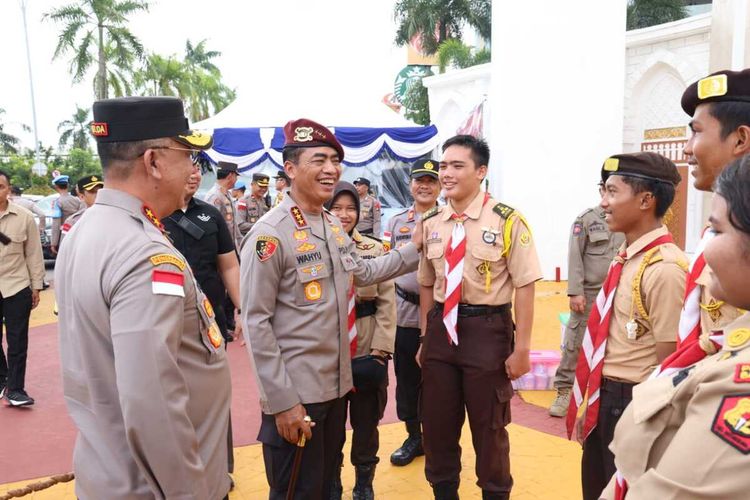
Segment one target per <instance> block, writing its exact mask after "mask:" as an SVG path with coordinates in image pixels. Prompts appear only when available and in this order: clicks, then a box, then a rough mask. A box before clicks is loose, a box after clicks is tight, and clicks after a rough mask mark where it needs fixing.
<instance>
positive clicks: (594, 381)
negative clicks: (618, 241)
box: [566, 234, 674, 439]
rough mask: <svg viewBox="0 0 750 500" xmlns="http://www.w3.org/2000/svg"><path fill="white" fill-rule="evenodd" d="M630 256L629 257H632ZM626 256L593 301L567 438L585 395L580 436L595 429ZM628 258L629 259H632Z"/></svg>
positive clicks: (658, 240)
mask: <svg viewBox="0 0 750 500" xmlns="http://www.w3.org/2000/svg"><path fill="white" fill-rule="evenodd" d="M672 242H674V240H673V239H672V235H671V234H665V235H663V236H659V237H658V238H656V239H655V240H653V241H652V242H651V243H649V244H648V245H646V246H645V247H643V248H642V249H641V250H640V251H639V252H638V253H637V254H635V255H639V254H641V253H644V252H647V251H648V250H651V249H652V248H655V247H657V246H659V245H663V244H665V243H672ZM635 255H633V256H632V257H635ZM625 257H626V254H625V253H624V252H623V253H620V254H618V255H617V257H615V259H614V260H613V261H612V264H610V266H609V271H608V272H607V278H606V279H605V280H604V285H602V289H601V290H599V294H598V295H597V296H596V302H595V303H594V306H593V307H592V309H591V315H590V316H589V321H588V324H587V325H586V332H585V333H584V335H583V345H582V346H581V347H582V349H581V353H580V355H579V356H578V365H577V366H576V376H575V380H574V382H573V398H571V400H570V407H569V408H568V415H567V420H566V426H567V428H568V439H570V437H571V436H572V435H573V427H574V425H575V420H576V416H577V415H578V408H580V406H581V404H583V399H584V396H586V395H588V401H587V408H586V411H585V419H584V422H583V436H584V438H586V437H588V435H589V434H590V433H591V431H592V430H594V428H595V427H596V422H597V419H598V417H599V403H600V401H599V388H600V386H601V382H602V369H603V368H604V353H605V352H606V350H607V337H608V336H609V322H610V319H611V318H612V303H613V302H614V298H615V292H616V291H617V285H618V283H619V282H620V275H621V274H622V269H623V267H624V265H625ZM632 257H631V258H632Z"/></svg>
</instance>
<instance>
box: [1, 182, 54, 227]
mask: <svg viewBox="0 0 750 500" xmlns="http://www.w3.org/2000/svg"><path fill="white" fill-rule="evenodd" d="M22 194H23V189H21V188H20V187H18V186H11V187H10V201H12V202H13V203H15V204H16V205H18V206H19V207H23V208H25V209H26V210H28V211H29V212H31V213H32V214H34V215H35V216H36V217H37V219H38V226H39V232H40V233H43V232H44V228H45V227H47V216H46V214H45V213H44V210H42V209H41V208H39V206H38V205H37V204H36V203H34V200H32V199H29V198H24V197H23V196H22Z"/></svg>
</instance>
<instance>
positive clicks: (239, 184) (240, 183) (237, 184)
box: [232, 179, 247, 191]
mask: <svg viewBox="0 0 750 500" xmlns="http://www.w3.org/2000/svg"><path fill="white" fill-rule="evenodd" d="M246 187H247V184H245V181H243V180H241V179H237V182H235V183H234V187H233V188H232V189H242V190H243V191H244V190H245V188H246Z"/></svg>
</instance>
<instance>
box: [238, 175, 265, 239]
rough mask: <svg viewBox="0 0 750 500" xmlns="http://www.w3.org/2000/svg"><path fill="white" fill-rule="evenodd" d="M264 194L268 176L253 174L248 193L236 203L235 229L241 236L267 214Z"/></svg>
mask: <svg viewBox="0 0 750 500" xmlns="http://www.w3.org/2000/svg"><path fill="white" fill-rule="evenodd" d="M266 193H268V176H267V175H266V174H253V181H252V182H251V183H250V192H249V193H247V194H246V195H245V196H243V197H242V199H241V200H239V201H238V202H237V227H238V228H239V230H240V234H242V236H245V235H246V234H247V233H248V232H250V229H252V227H253V225H254V224H255V223H256V222H258V219H260V218H261V217H263V215H264V214H265V213H266V212H268V205H266V199H265V197H266Z"/></svg>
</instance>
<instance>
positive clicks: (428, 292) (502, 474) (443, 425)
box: [418, 135, 542, 500]
mask: <svg viewBox="0 0 750 500" xmlns="http://www.w3.org/2000/svg"><path fill="white" fill-rule="evenodd" d="M489 153H490V152H489V148H488V147H487V144H486V143H485V142H484V141H482V140H479V139H475V138H474V137H471V136H468V135H459V136H455V137H453V138H451V139H449V140H448V141H446V142H445V144H444V145H443V158H442V160H441V161H440V173H439V175H440V183H441V185H442V186H443V189H444V191H445V195H446V198H447V199H448V201H449V203H448V205H447V206H445V207H435V208H433V209H432V210H430V211H428V212H426V213H425V214H424V215H423V216H422V221H423V223H424V228H423V235H424V245H425V246H424V248H425V250H424V252H423V254H422V258H421V260H420V263H419V274H418V279H419V284H420V285H421V289H420V310H421V314H422V329H423V332H424V336H423V341H422V349H421V365H422V406H421V410H422V412H421V415H422V432H423V436H424V451H425V458H426V467H425V473H426V476H427V480H428V481H429V482H430V484H432V488H433V491H434V494H435V498H436V499H445V500H449V499H456V498H458V483H459V472H460V471H461V451H460V450H461V449H460V447H459V446H458V440H459V436H460V434H461V428H462V426H463V423H464V418H465V412H468V414H469V424H470V426H471V433H472V438H473V443H474V450H475V451H476V454H477V459H476V471H477V477H478V481H477V484H478V485H479V487H480V488H482V497H483V498H485V499H507V498H509V496H510V490H511V487H512V485H513V480H512V478H511V475H510V455H509V443H508V433H507V431H506V430H505V426H506V425H507V424H508V423H509V422H510V398H511V396H512V395H513V389H512V387H511V380H513V379H516V378H518V377H520V376H522V375H523V374H525V373H526V372H528V371H529V345H530V337H531V325H532V320H533V309H534V283H535V282H536V281H537V280H540V279H541V278H542V272H541V270H540V268H539V259H538V257H537V253H536V248H535V246H534V241H533V239H532V237H531V232H530V230H529V227H528V225H527V224H526V222H525V221H524V219H523V217H522V216H521V214H520V213H518V212H517V211H515V210H514V209H512V208H510V207H508V206H507V205H503V204H502V203H498V202H497V201H496V200H494V199H492V197H491V196H490V195H489V194H488V193H483V192H481V190H480V186H481V183H482V181H483V180H484V178H485V176H486V175H487V165H488V163H489ZM462 236H463V237H462ZM461 249H463V251H461ZM514 292H515V297H516V298H515V301H516V304H515V322H516V332H515V341H514V332H513V320H512V317H511V305H510V302H511V298H512V296H513V293H514Z"/></svg>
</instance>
